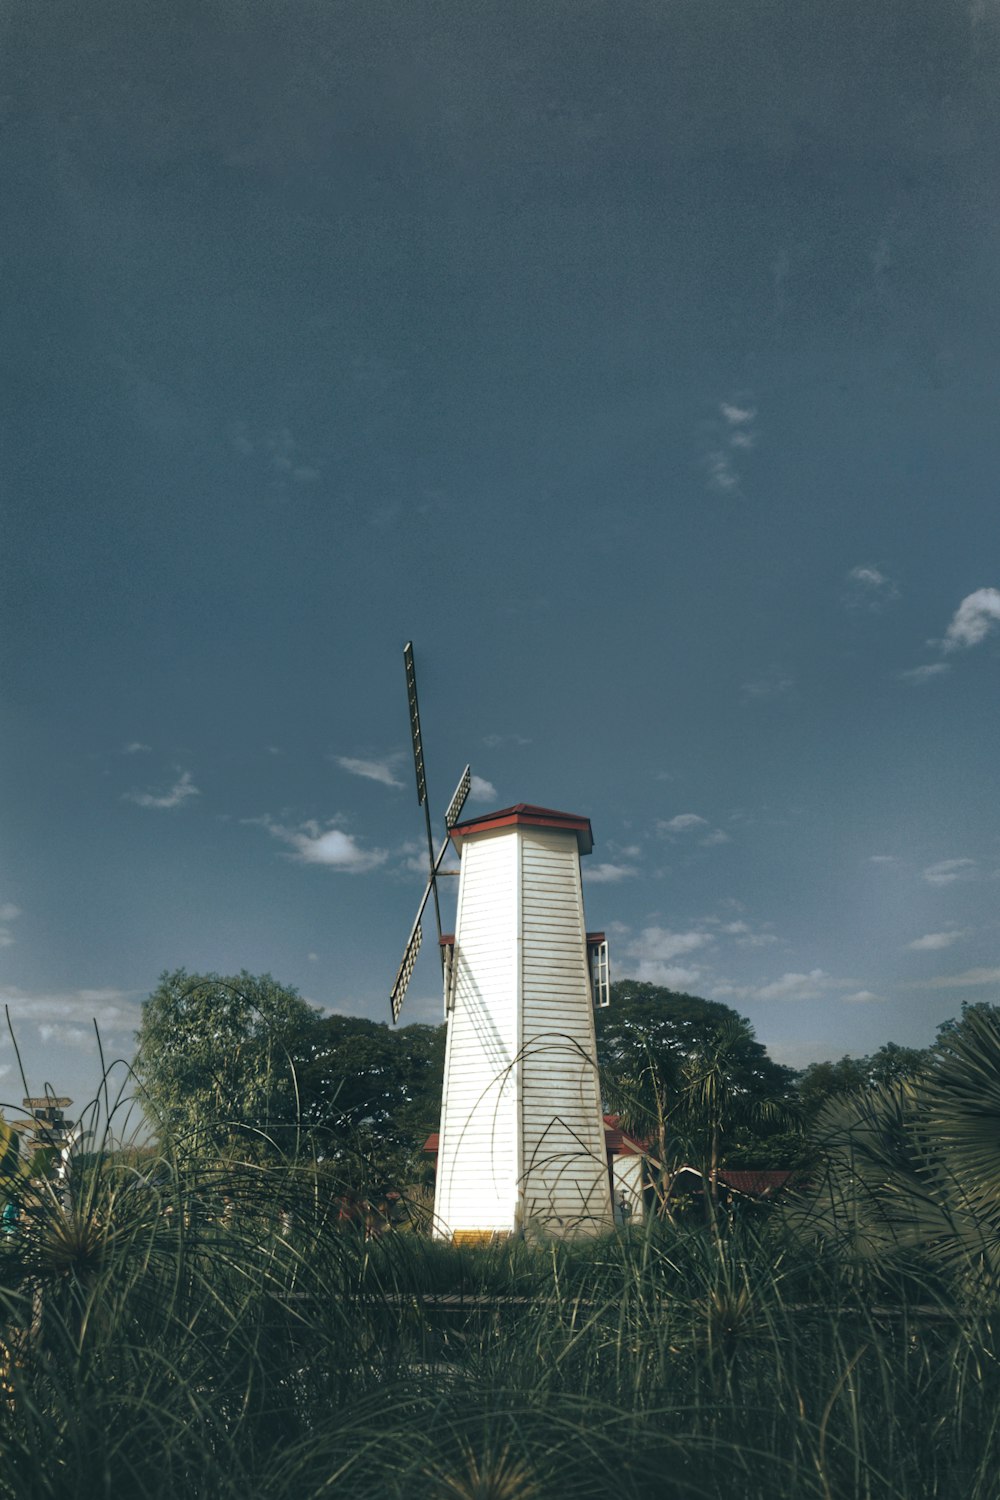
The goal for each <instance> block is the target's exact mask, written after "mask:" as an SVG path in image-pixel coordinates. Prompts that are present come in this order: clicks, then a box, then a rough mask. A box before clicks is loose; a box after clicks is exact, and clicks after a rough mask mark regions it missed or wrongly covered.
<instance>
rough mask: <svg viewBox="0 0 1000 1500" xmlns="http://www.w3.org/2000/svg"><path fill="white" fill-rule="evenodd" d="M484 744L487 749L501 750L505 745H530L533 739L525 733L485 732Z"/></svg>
mask: <svg viewBox="0 0 1000 1500" xmlns="http://www.w3.org/2000/svg"><path fill="white" fill-rule="evenodd" d="M483 744H484V745H485V746H486V748H487V750H500V749H503V748H504V747H505V746H511V745H513V746H516V747H518V748H520V747H521V746H523V745H530V744H531V741H530V740H529V739H528V738H527V737H526V736H525V735H523V734H484V735H483Z"/></svg>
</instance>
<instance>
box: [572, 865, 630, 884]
mask: <svg viewBox="0 0 1000 1500" xmlns="http://www.w3.org/2000/svg"><path fill="white" fill-rule="evenodd" d="M581 869H582V870H583V878H584V880H586V881H588V882H589V883H590V884H591V885H615V884H617V882H618V881H619V880H630V879H631V878H632V876H633V875H637V874H638V871H637V870H636V869H635V867H634V866H633V865H615V864H603V865H591V864H585V865H582V866H581Z"/></svg>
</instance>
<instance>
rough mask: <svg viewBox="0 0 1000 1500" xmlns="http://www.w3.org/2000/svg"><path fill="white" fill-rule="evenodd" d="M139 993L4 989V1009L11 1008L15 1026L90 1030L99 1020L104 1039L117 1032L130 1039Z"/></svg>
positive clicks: (1, 992)
mask: <svg viewBox="0 0 1000 1500" xmlns="http://www.w3.org/2000/svg"><path fill="white" fill-rule="evenodd" d="M137 996H138V991H128V990H118V989H111V988H107V989H79V990H62V991H53V992H50V993H48V994H31V993H28V992H26V991H24V990H20V989H17V988H8V989H2V990H0V1007H2V1006H4V1005H7V1006H9V1008H10V1018H11V1023H12V1024H13V1026H14V1029H15V1031H16V1030H17V1027H18V1025H29V1024H30V1025H33V1026H42V1025H52V1026H72V1025H74V1024H75V1025H76V1026H79V1027H83V1028H87V1029H90V1028H92V1026H93V1023H94V1022H95V1021H96V1022H97V1025H98V1027H99V1028H100V1030H101V1034H102V1036H103V1035H104V1034H105V1033H111V1032H113V1031H117V1032H119V1033H124V1034H125V1035H126V1036H130V1034H131V1032H132V1030H133V1029H134V1028H135V1026H136V1025H137V1024H138V1022H139V1019H140V1013H139V1008H138V1005H136V1004H135V1003H134V1002H135V1000H136V998H137Z"/></svg>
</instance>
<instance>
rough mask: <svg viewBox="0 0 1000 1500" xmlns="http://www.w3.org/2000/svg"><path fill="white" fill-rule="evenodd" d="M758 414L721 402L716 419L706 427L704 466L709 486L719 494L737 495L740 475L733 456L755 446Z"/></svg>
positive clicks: (749, 408) (748, 407)
mask: <svg viewBox="0 0 1000 1500" xmlns="http://www.w3.org/2000/svg"><path fill="white" fill-rule="evenodd" d="M756 416H757V412H756V410H755V409H754V407H752V406H748V405H747V404H745V403H743V402H739V401H720V402H719V406H718V417H717V418H716V419H714V420H713V421H711V422H710V423H708V424H707V433H708V435H709V447H708V449H707V451H706V453H705V457H704V464H705V469H706V472H707V475H708V487H709V489H712V490H715V491H716V493H717V494H720V495H738V494H739V493H740V484H741V476H740V472H739V469H738V467H737V464H736V457H737V456H738V455H739V454H740V453H745V452H747V451H748V450H749V449H751V448H754V447H756V444H757V434H756V431H755V429H754V421H755V419H756ZM720 419H721V420H720Z"/></svg>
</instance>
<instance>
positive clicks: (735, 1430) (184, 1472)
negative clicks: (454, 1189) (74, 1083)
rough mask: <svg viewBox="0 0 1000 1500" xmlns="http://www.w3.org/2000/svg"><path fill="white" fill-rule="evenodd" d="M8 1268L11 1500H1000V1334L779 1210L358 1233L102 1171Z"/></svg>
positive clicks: (159, 1179)
mask: <svg viewBox="0 0 1000 1500" xmlns="http://www.w3.org/2000/svg"><path fill="white" fill-rule="evenodd" d="M67 1201H68V1200H66V1199H65V1198H64V1199H63V1200H62V1201H61V1200H60V1197H59V1195H58V1194H57V1193H55V1192H52V1193H48V1192H43V1193H42V1195H41V1197H40V1198H39V1200H38V1202H37V1204H36V1205H35V1207H34V1209H33V1210H31V1211H26V1213H25V1215H24V1217H23V1219H22V1223H21V1226H20V1228H19V1230H18V1232H17V1233H16V1234H13V1235H8V1236H7V1237H6V1239H5V1243H4V1247H3V1251H2V1262H0V1285H2V1290H0V1303H2V1307H0V1316H2V1319H3V1324H4V1331H3V1335H2V1337H3V1343H4V1350H3V1354H4V1373H3V1384H2V1391H0V1497H6V1496H10V1497H18V1500H21V1497H23V1500H27V1497H31V1500H41V1497H49V1496H51V1497H52V1500H69V1497H79V1500H84V1497H86V1500H95V1497H99V1496H109V1497H110V1496H115V1497H119V1500H121V1497H133V1496H134V1497H137V1500H138V1497H147V1496H148V1497H154V1496H155V1497H161V1496H162V1497H164V1500H166V1497H168V1496H169V1497H187V1496H191V1497H199V1500H200V1497H202V1496H204V1497H206V1500H208V1497H212V1500H216V1497H232V1500H258V1497H259V1500H285V1497H288V1500H292V1497H295V1500H311V1497H319V1496H326V1495H339V1496H351V1497H354V1496H357V1497H359V1500H360V1497H365V1500H367V1497H372V1500H375V1497H379V1500H384V1497H387V1496H388V1497H406V1500H409V1497H413V1500H422V1497H451V1500H455V1497H469V1500H472V1497H477V1500H486V1497H493V1500H528V1497H557V1496H568V1495H572V1496H582V1497H587V1496H595V1497H596V1496H599V1495H600V1496H607V1495H608V1494H611V1495H613V1496H615V1497H620V1500H630V1497H636V1500H640V1497H659V1496H662V1497H672V1496H678V1497H682V1496H683V1497H687V1496H691V1497H700V1496H704V1497H718V1500H758V1497H759V1500H764V1497H768V1500H773V1497H774V1496H777V1495H780V1496H787V1497H800V1496H801V1497H816V1500H843V1497H854V1496H858V1497H861V1496H863V1497H872V1500H923V1497H928V1500H929V1497H932V1496H942V1497H945V1496H947V1497H954V1500H987V1497H989V1500H993V1497H994V1496H995V1495H996V1492H997V1491H996V1487H997V1478H996V1476H997V1472H998V1460H1000V1445H998V1439H997V1432H996V1427H997V1418H998V1413H1000V1367H998V1363H997V1355H998V1339H997V1314H996V1312H995V1310H994V1299H993V1297H992V1295H991V1293H990V1291H989V1288H988V1285H987V1284H985V1283H983V1282H982V1281H980V1282H978V1283H976V1285H975V1289H974V1291H973V1290H971V1289H970V1288H971V1285H972V1284H971V1283H970V1282H969V1280H968V1278H967V1277H966V1278H965V1279H964V1280H963V1279H962V1278H961V1277H957V1276H956V1275H954V1274H952V1273H950V1272H949V1273H948V1274H947V1275H945V1274H944V1273H941V1272H939V1271H935V1270H934V1269H933V1267H932V1266H931V1265H930V1263H929V1262H925V1261H923V1260H921V1259H920V1257H919V1256H916V1255H913V1254H910V1255H906V1256H902V1257H901V1256H899V1255H896V1256H887V1257H881V1256H879V1255H877V1254H876V1255H872V1254H871V1253H866V1254H864V1255H860V1256H853V1257H852V1256H851V1255H850V1254H845V1251H844V1247H843V1245H842V1244H840V1245H836V1246H834V1245H833V1244H832V1243H831V1241H830V1240H829V1239H817V1237H816V1236H815V1235H814V1234H812V1233H811V1232H810V1231H809V1230H808V1228H803V1222H802V1216H801V1215H799V1221H798V1222H797V1223H796V1222H794V1221H793V1218H792V1217H789V1216H787V1215H785V1214H783V1213H782V1212H781V1211H780V1209H776V1210H775V1211H773V1212H772V1213H771V1214H770V1215H769V1216H766V1217H762V1218H760V1219H757V1220H755V1221H754V1222H752V1223H741V1224H739V1225H737V1226H732V1225H729V1224H728V1223H722V1224H720V1225H719V1226H718V1227H717V1229H715V1230H713V1229H712V1227H711V1226H706V1225H704V1224H692V1225H690V1226H688V1227H676V1226H672V1225H668V1224H662V1223H657V1224H652V1225H650V1226H648V1227H647V1228H645V1229H643V1228H641V1227H636V1228H633V1229H631V1230H629V1231H628V1232H627V1233H622V1234H620V1235H616V1236H612V1237H608V1238H604V1239H601V1240H599V1241H593V1242H590V1243H585V1244H577V1245H559V1244H555V1243H552V1244H546V1243H537V1244H526V1243H515V1242H510V1243H506V1244H500V1245H496V1246H493V1247H489V1248H484V1249H479V1250H472V1249H456V1248H453V1247H451V1246H446V1245H441V1244H438V1243H435V1242H433V1241H431V1240H429V1239H428V1238H426V1237H425V1236H423V1235H421V1234H418V1233H414V1232H411V1231H408V1230H406V1229H405V1228H403V1229H396V1230H392V1231H390V1232H388V1233H386V1234H384V1235H383V1236H381V1237H380V1238H377V1239H366V1238H365V1235H364V1231H363V1228H361V1227H359V1226H358V1225H357V1224H352V1223H350V1222H345V1220H344V1219H343V1218H342V1217H341V1199H340V1198H339V1195H338V1192H337V1184H336V1181H335V1180H334V1179H333V1177H332V1176H331V1174H330V1172H329V1170H328V1169H324V1168H316V1167H312V1166H305V1167H297V1166H294V1165H293V1166H289V1165H287V1164H284V1165H280V1166H272V1167H255V1166H250V1165H233V1164H229V1165H225V1166H218V1167H215V1168H212V1169H208V1168H205V1167H200V1168H197V1169H196V1168H182V1167H181V1166H179V1165H177V1164H176V1163H171V1162H169V1161H166V1160H164V1161H162V1162H159V1163H157V1164H156V1165H155V1166H154V1167H152V1168H151V1167H150V1166H149V1164H148V1163H147V1164H146V1166H145V1169H144V1173H143V1176H142V1178H140V1176H139V1175H138V1174H137V1172H136V1171H135V1169H134V1167H133V1166H129V1165H127V1164H125V1163H116V1162H115V1161H114V1160H113V1159H110V1158H109V1159H108V1160H107V1161H105V1162H103V1163H99V1164H98V1166H97V1167H96V1168H95V1169H92V1170H91V1172H90V1173H89V1175H85V1176H81V1177H80V1179H79V1180H78V1182H77V1184H76V1186H75V1188H74V1192H73V1195H72V1202H73V1206H72V1208H68V1207H67V1206H66V1202H67Z"/></svg>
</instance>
